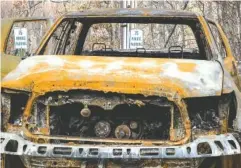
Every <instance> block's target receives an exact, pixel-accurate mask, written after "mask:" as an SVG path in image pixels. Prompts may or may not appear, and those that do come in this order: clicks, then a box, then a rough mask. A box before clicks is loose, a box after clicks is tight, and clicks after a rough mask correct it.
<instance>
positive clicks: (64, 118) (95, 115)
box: [50, 103, 171, 140]
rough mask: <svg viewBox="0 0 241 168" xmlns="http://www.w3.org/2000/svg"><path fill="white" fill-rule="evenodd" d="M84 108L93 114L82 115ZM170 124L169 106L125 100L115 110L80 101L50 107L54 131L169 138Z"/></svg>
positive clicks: (131, 137) (93, 136) (95, 136)
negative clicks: (88, 104)
mask: <svg viewBox="0 0 241 168" xmlns="http://www.w3.org/2000/svg"><path fill="white" fill-rule="evenodd" d="M83 109H88V110H85V111H89V112H91V114H90V115H89V116H86V115H85V114H84V115H82V114H81V112H82V111H83ZM86 113H87V112H86ZM170 126H171V113H170V107H158V106H155V105H145V106H143V107H139V106H137V105H127V104H122V105H117V106H116V107H115V108H114V109H113V110H104V109H103V108H100V107H98V106H88V107H84V106H83V105H82V104H79V103H74V104H65V105H61V106H55V107H50V134H51V135H69V136H80V137H85V138H117V139H159V140H167V139H169V134H170Z"/></svg>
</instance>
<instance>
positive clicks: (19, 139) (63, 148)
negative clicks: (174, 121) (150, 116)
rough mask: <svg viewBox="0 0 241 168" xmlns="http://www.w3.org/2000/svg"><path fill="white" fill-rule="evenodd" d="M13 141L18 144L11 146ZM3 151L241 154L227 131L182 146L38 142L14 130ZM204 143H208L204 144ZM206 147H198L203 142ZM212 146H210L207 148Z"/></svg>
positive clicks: (0, 138)
mask: <svg viewBox="0 0 241 168" xmlns="http://www.w3.org/2000/svg"><path fill="white" fill-rule="evenodd" d="M11 143H14V144H15V147H14V148H10V149H8V147H7V146H8V145H9V144H11ZM0 144H1V149H0V153H1V154H10V155H21V156H23V157H24V156H28V157H29V156H34V157H48V158H49V157H55V158H56V157H57V158H58V157H60V158H74V159H89V158H96V159H148V158H152V159H160V158H169V159H171V158H173V159H174V158H179V159H186V158H203V157H217V156H224V155H235V154H240V145H239V143H238V141H237V140H236V138H235V137H234V136H233V135H232V134H230V133H228V134H221V135H207V136H202V137H199V138H198V139H196V140H194V141H192V142H190V143H187V144H184V145H180V146H141V145H138V146H137V145H135V146H134V145H114V144H113V145H108V146H107V145H86V144H75V145H69V144H39V143H33V142H30V141H28V140H26V139H24V138H23V136H21V135H17V134H13V133H6V132H1V133H0ZM204 144H205V145H204ZM200 145H201V147H203V148H204V150H203V149H199V148H200V147H199V146H200ZM208 149H209V150H208Z"/></svg>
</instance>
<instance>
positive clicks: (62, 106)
mask: <svg viewBox="0 0 241 168" xmlns="http://www.w3.org/2000/svg"><path fill="white" fill-rule="evenodd" d="M123 24H131V25H132V26H131V27H133V28H135V29H141V30H143V33H144V37H145V39H144V40H143V44H142V47H141V48H136V49H120V46H121V42H120V38H121V37H120V36H119V35H118V33H117V32H118V31H120V29H121V28H122V25H123ZM211 24H212V26H214V28H216V29H217V32H218V35H219V36H220V39H221V40H223V43H222V44H223V48H224V50H225V54H226V55H225V57H223V56H222V55H221V53H220V50H219V48H218V47H217V43H216V41H215V39H214V38H213V36H214V35H213V32H212V30H211ZM151 27H156V28H157V29H155V31H150V30H152V29H151ZM167 28H169V29H170V28H173V30H174V35H175V38H174V37H172V34H171V33H170V32H169V33H168V32H167V33H166V29H167ZM148 30H149V32H148ZM156 30H157V31H156ZM175 31H176V32H175ZM180 32H182V33H180ZM226 39H227V38H226V36H225V35H224V33H223V32H222V29H221V27H219V26H218V24H216V23H214V22H212V21H209V20H206V19H205V18H204V17H203V16H200V15H197V14H194V13H190V12H185V11H166V10H154V9H153V10H152V9H114V10H113V9H108V11H106V10H95V11H81V12H74V13H69V14H66V15H64V16H62V17H61V18H59V19H58V20H57V22H56V23H55V24H54V26H52V28H51V29H50V31H49V32H48V33H47V34H46V36H45V37H44V39H43V40H42V42H41V45H40V47H39V49H38V50H37V52H36V56H33V57H29V58H27V59H25V60H23V61H22V62H21V63H20V64H19V66H18V67H17V68H16V69H15V70H14V71H12V72H10V73H9V74H8V75H7V76H6V77H5V78H4V79H3V82H2V86H1V87H2V96H1V99H2V110H1V115H2V123H1V124H2V130H1V131H2V132H1V134H0V137H1V153H2V154H9V155H18V156H19V157H20V158H21V160H22V162H23V163H24V165H25V166H26V167H80V166H83V167H88V166H91V165H95V166H103V167H114V166H116V167H118V166H121V167H122V166H123V165H128V166H131V165H135V166H137V167H138V166H139V167H155V166H159V167H160V166H162V167H165V166H169V167H176V166H181V167H199V166H200V165H201V164H202V163H203V162H204V160H205V159H206V158H210V157H217V156H223V155H236V154H240V145H239V142H238V140H239V138H240V137H239V132H240V131H241V93H240V91H239V89H238V87H240V85H239V80H238V76H237V66H236V64H235V63H236V61H235V59H234V57H233V56H232V53H231V50H230V47H229V44H228V41H227V40H226Z"/></svg>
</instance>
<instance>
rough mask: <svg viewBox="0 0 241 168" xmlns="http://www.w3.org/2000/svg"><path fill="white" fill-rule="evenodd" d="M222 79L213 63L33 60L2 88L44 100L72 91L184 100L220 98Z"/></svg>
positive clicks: (19, 67) (100, 58) (13, 73)
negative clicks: (45, 95) (48, 94)
mask: <svg viewBox="0 0 241 168" xmlns="http://www.w3.org/2000/svg"><path fill="white" fill-rule="evenodd" d="M43 67H44V68H43ZM43 76H44V77H43ZM222 78H223V75H222V69H221V66H220V65H219V64H218V63H217V62H212V61H202V60H180V59H173V60H170V59H154V58H150V59H147V58H118V61H117V60H116V58H112V57H94V56H91V57H88V56H86V57H85V56H81V57H78V56H76V57H75V56H72V57H69V56H58V57H57V56H34V57H31V58H28V59H26V60H24V61H22V62H21V63H20V65H19V66H18V67H17V68H16V69H15V70H14V71H12V72H11V73H10V74H8V75H7V76H6V77H5V78H4V79H3V83H2V87H4V88H14V89H19V90H27V91H33V92H37V93H40V94H42V93H46V92H51V91H56V90H65V91H67V90H70V88H71V89H91V90H101V91H104V92H118V93H127V94H139V93H140V94H143V95H157V96H160V94H162V93H172V94H173V95H175V94H179V95H180V96H181V97H183V98H185V97H203V96H215V95H221V91H222ZM123 79H124V80H123Z"/></svg>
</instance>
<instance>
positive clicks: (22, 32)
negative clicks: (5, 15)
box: [14, 27, 28, 49]
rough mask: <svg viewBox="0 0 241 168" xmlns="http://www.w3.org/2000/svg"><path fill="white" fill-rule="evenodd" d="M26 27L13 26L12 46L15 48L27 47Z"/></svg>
mask: <svg viewBox="0 0 241 168" xmlns="http://www.w3.org/2000/svg"><path fill="white" fill-rule="evenodd" d="M27 39H28V38H27V29H26V28H19V27H15V28H14V47H15V49H27V48H28V40H27Z"/></svg>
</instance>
